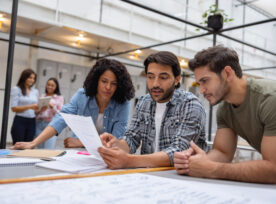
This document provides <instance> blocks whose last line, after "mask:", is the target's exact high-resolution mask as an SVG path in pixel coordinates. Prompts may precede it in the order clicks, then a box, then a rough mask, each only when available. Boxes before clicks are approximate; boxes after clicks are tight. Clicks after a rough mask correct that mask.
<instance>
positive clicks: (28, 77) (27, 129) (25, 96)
mask: <svg viewBox="0 0 276 204" xmlns="http://www.w3.org/2000/svg"><path fill="white" fill-rule="evenodd" d="M35 81H36V73H35V72H34V71H33V70H31V69H25V70H24V71H23V72H22V73H21V75H20V78H19V80H18V82H17V86H15V87H13V88H12V90H11V109H12V111H13V112H15V113H16V115H15V117H14V120H13V124H12V128H11V135H12V142H13V144H15V143H16V142H23V141H25V142H28V141H32V140H33V139H34V136H35V111H36V110H38V105H37V102H38V95H39V94H38V90H37V89H35V88H33V87H32V86H33V85H34V84H35Z"/></svg>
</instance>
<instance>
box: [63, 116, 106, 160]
mask: <svg viewBox="0 0 276 204" xmlns="http://www.w3.org/2000/svg"><path fill="white" fill-rule="evenodd" d="M60 115H61V116H62V117H63V118H64V120H65V122H66V123H67V125H68V126H69V127H70V128H71V129H72V131H73V132H74V133H75V134H76V135H77V136H78V138H79V139H80V141H81V142H82V144H83V145H84V146H85V148H86V149H87V151H88V152H89V153H90V154H91V155H95V157H96V158H97V159H99V160H102V158H101V156H100V154H99V153H98V151H97V149H98V148H99V147H101V146H102V143H101V140H100V137H99V134H98V132H97V130H96V127H95V125H94V123H93V121H92V118H91V117H85V116H80V115H72V114H66V113H60Z"/></svg>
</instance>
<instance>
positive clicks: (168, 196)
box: [0, 174, 276, 204]
mask: <svg viewBox="0 0 276 204" xmlns="http://www.w3.org/2000/svg"><path fill="white" fill-rule="evenodd" d="M203 181H204V180H203ZM15 192H16V193H15ZM0 200H1V204H9V203H36V204H41V203H45V204H48V203H68V204H70V203H74V204H75V203H82V204H86V203H87V204H90V203H97V204H98V203H106V204H111V203H112V204H125V203H126V204H129V203H131V204H136V203H137V204H142V203H150V204H154V203H158V204H180V203H192V204H218V203H220V204H221V203H224V204H230V203H231V204H243V203H246V204H252V203H256V204H260V203H266V204H270V203H271V204H273V203H275V200H276V194H275V188H272V187H271V188H269V186H268V187H267V188H262V187H258V185H256V184H255V185H254V184H252V186H251V185H250V184H248V186H240V183H238V182H236V185H235V183H234V182H233V183H231V184H229V185H226V184H215V183H206V181H205V182H201V181H189V180H176V179H168V178H163V177H157V176H151V175H147V174H126V175H116V176H102V177H93V178H82V179H65V180H52V181H43V182H29V183H20V184H3V185H0Z"/></svg>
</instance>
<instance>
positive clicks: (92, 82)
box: [83, 58, 135, 104]
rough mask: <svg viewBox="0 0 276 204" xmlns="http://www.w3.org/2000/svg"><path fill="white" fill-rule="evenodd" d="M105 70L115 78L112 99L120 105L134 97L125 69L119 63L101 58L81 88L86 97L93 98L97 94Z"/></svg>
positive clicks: (132, 87)
mask: <svg viewBox="0 0 276 204" xmlns="http://www.w3.org/2000/svg"><path fill="white" fill-rule="evenodd" d="M107 70H110V71H112V72H113V73H114V74H115V76H116V78H117V89H116V91H115V93H114V95H113V96H112V99H113V100H115V101H116V102H118V103H120V104H122V103H124V102H125V101H126V100H130V99H132V98H133V97H134V93H135V90H134V86H133V84H132V81H131V78H130V75H129V73H128V71H127V69H126V67H125V66H124V65H123V64H122V63H121V62H119V61H117V60H113V59H107V58H103V59H100V60H98V61H97V62H96V64H95V65H94V66H93V67H92V69H91V70H90V72H89V73H88V75H87V77H86V79H85V81H84V84H83V88H84V89H85V94H86V96H89V97H94V96H95V95H96V94H97V88H98V81H99V78H100V76H101V75H102V74H103V73H104V72H105V71H107Z"/></svg>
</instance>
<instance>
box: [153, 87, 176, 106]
mask: <svg viewBox="0 0 276 204" xmlns="http://www.w3.org/2000/svg"><path fill="white" fill-rule="evenodd" d="M174 89H175V86H174V83H173V85H172V86H171V87H170V88H169V89H167V90H166V91H164V89H161V88H160V87H153V88H152V89H150V90H149V91H150V95H151V98H152V99H153V100H154V97H153V96H152V91H161V92H162V93H164V95H163V96H162V98H160V99H159V100H158V101H156V102H158V103H159V102H162V101H167V99H170V98H171V97H172V95H173V92H174Z"/></svg>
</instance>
